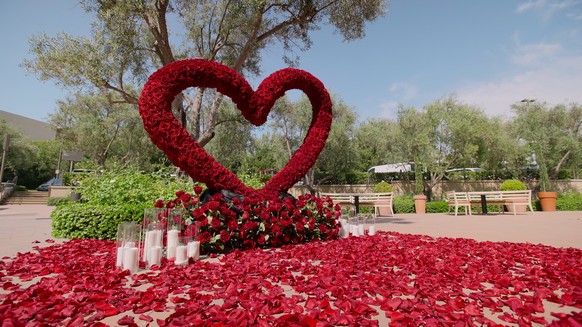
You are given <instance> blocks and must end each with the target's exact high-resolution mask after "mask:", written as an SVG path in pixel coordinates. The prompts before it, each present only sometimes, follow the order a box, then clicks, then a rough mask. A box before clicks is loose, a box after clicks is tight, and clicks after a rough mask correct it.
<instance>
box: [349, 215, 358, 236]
mask: <svg viewBox="0 0 582 327" xmlns="http://www.w3.org/2000/svg"><path fill="white" fill-rule="evenodd" d="M348 232H349V235H351V236H358V217H348Z"/></svg>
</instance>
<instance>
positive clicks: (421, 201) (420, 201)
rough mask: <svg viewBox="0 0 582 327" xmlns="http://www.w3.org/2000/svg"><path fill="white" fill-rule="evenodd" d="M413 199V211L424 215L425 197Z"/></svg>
mask: <svg viewBox="0 0 582 327" xmlns="http://www.w3.org/2000/svg"><path fill="white" fill-rule="evenodd" d="M413 199H414V209H416V213H426V195H422V194H419V195H415V196H414V197H413Z"/></svg>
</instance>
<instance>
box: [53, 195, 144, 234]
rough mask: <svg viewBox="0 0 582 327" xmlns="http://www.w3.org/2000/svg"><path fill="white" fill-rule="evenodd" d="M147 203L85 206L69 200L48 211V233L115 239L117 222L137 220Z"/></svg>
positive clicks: (138, 220)
mask: <svg viewBox="0 0 582 327" xmlns="http://www.w3.org/2000/svg"><path fill="white" fill-rule="evenodd" d="M151 206H152V205H151V204H149V205H147V206H146V205H143V204H126V205H121V206H111V205H87V204H86V203H78V202H72V203H71V204H69V205H66V206H59V207H57V208H56V209H55V210H54V211H53V212H52V213H51V218H52V235H53V236H54V237H57V238H96V239H115V236H116V233H117V225H118V224H119V223H120V222H123V221H137V222H141V220H142V218H143V212H144V209H145V208H146V207H151Z"/></svg>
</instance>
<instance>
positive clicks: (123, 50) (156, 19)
mask: <svg viewBox="0 0 582 327" xmlns="http://www.w3.org/2000/svg"><path fill="white" fill-rule="evenodd" d="M81 4H82V5H83V7H84V8H85V9H86V11H88V12H90V13H92V14H94V15H95V21H94V23H93V25H92V26H93V29H92V33H91V35H90V36H88V37H84V36H78V37H76V36H73V35H70V34H67V33H60V34H58V35H55V36H50V35H46V34H40V35H36V36H33V37H32V38H31V40H30V45H31V51H32V53H33V54H34V58H32V59H30V60H26V61H25V62H24V66H25V67H26V69H27V70H28V71H29V72H32V73H34V74H36V75H37V76H39V78H40V79H42V80H48V79H50V80H54V81H56V82H57V83H58V84H61V85H63V86H65V87H67V88H70V89H75V90H83V91H87V90H93V91H94V90H96V89H97V90H99V92H101V93H107V94H109V95H110V96H112V97H113V101H115V102H118V103H127V104H133V105H135V104H137V103H138V99H139V90H140V85H142V84H143V83H144V82H145V80H146V78H147V76H149V75H150V74H151V73H152V72H153V71H154V70H155V69H157V68H159V67H161V66H163V65H166V64H169V63H171V62H173V61H176V60H179V59H183V58H188V57H198V58H204V59H209V60H214V61H218V62H221V63H223V64H225V65H228V66H230V67H232V68H233V69H234V70H236V71H239V72H241V73H243V74H245V75H250V76H252V75H257V74H258V73H259V72H260V62H261V54H262V51H263V50H265V49H271V48H282V49H283V53H284V58H283V59H284V60H285V61H286V62H287V63H291V64H292V63H296V62H297V60H298V54H297V51H303V50H306V49H309V47H310V46H311V44H312V40H311V38H310V33H311V32H312V31H314V30H317V29H319V28H320V27H321V26H322V25H324V24H329V25H332V26H333V27H335V29H336V31H337V32H339V34H340V35H341V36H342V37H343V39H344V40H346V41H350V40H354V39H358V38H362V37H363V36H364V35H365V33H364V30H365V24H366V23H367V22H369V21H373V20H375V19H377V18H378V17H380V16H382V15H384V13H385V9H386V4H385V2H384V1H383V0H368V1H345V0H300V1H295V0H284V1H279V0H260V1H259V0H254V1H233V0H218V1H204V0H148V1H133V0H122V1H119V0H81ZM205 93H208V94H209V95H210V97H209V98H208V97H207V98H205V97H204V94H205ZM221 101H222V95H220V94H218V93H216V92H214V91H207V90H205V89H204V88H198V89H196V90H194V91H192V92H183V93H182V94H181V95H179V96H178V97H177V98H176V100H175V101H174V103H173V108H174V111H175V114H176V115H177V116H178V117H179V119H180V120H181V123H182V125H184V126H187V127H188V129H189V131H190V133H191V135H192V137H193V138H194V139H195V140H197V141H198V143H200V144H201V145H202V146H204V145H206V144H207V143H208V142H209V141H210V140H211V139H212V138H213V137H214V135H215V130H216V126H217V125H219V124H221V123H222V122H223V121H221V120H220V117H219V115H218V111H219V109H220V103H221ZM203 108H204V109H205V110H202V109H203Z"/></svg>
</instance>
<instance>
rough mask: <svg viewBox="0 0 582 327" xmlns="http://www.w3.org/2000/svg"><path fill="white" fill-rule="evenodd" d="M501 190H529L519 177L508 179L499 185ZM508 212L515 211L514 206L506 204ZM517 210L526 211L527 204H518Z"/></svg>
mask: <svg viewBox="0 0 582 327" xmlns="http://www.w3.org/2000/svg"><path fill="white" fill-rule="evenodd" d="M499 189H500V190H501V191H525V190H527V186H526V185H525V184H524V183H523V182H522V181H520V180H518V179H507V180H505V181H504V182H503V183H501V186H500V187H499ZM506 208H507V211H508V212H513V208H512V207H511V206H506ZM515 210H516V212H525V211H526V210H527V207H526V206H525V205H516V206H515Z"/></svg>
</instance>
